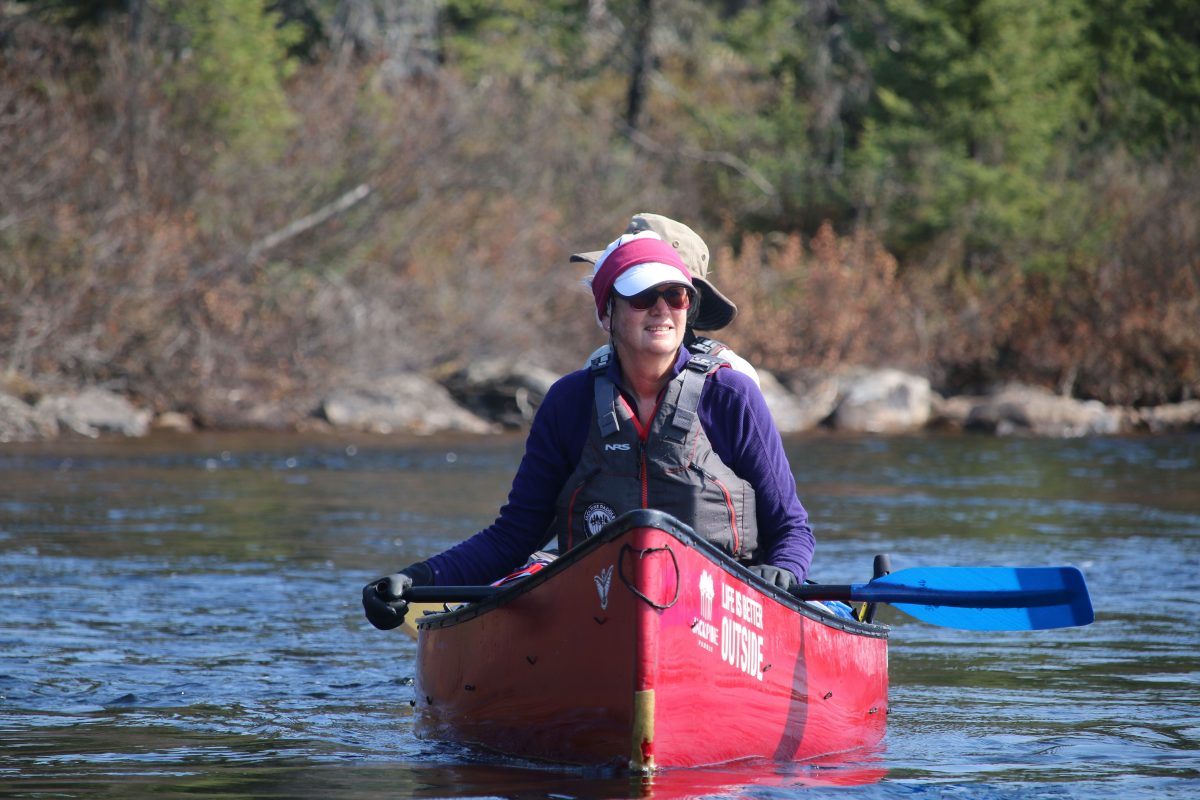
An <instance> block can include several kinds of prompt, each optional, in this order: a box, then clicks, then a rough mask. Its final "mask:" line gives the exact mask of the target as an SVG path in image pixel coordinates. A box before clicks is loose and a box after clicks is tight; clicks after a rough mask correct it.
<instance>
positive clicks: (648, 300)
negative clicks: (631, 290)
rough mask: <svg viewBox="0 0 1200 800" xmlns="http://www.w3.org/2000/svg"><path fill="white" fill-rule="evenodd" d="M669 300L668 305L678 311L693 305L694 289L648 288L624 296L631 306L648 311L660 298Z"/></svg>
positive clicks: (679, 287) (682, 287)
mask: <svg viewBox="0 0 1200 800" xmlns="http://www.w3.org/2000/svg"><path fill="white" fill-rule="evenodd" d="M660 297H661V298H662V299H663V300H666V301H667V305H668V306H670V307H671V308H673V309H675V310H676V311H683V310H684V309H687V308H691V307H692V290H691V289H688V288H687V287H685V286H668V287H667V288H666V289H647V290H646V291H644V292H638V293H637V294H635V295H634V296H633V297H624V295H622V299H624V300H625V302H626V303H629V305H630V307H631V308H636V309H637V310H638V311H646V310H647V309H651V308H654V306H655V305H657V304H658V298H660Z"/></svg>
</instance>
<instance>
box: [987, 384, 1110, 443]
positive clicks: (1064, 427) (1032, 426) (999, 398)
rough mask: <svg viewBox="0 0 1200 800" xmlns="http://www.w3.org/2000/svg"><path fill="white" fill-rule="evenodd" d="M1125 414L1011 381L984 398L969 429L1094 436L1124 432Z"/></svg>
mask: <svg viewBox="0 0 1200 800" xmlns="http://www.w3.org/2000/svg"><path fill="white" fill-rule="evenodd" d="M1123 419H1124V415H1123V414H1122V412H1121V411H1120V409H1116V408H1110V407H1108V406H1106V405H1104V404H1103V403H1101V402H1099V401H1096V400H1075V399H1072V398H1070V397H1062V396H1060V395H1056V394H1053V393H1052V392H1049V391H1047V390H1045V389H1039V388H1037V387H1033V386H1025V385H1022V384H1008V385H1006V386H1003V387H1000V388H998V389H996V390H995V391H993V392H992V393H991V394H989V395H988V396H987V397H984V398H980V400H979V402H978V403H977V404H976V405H974V407H972V409H971V411H970V413H969V414H968V415H967V419H966V423H965V427H966V428H967V429H968V430H982V431H987V432H989V433H995V434H997V435H1000V436H1006V435H1012V434H1032V435H1036V436H1057V437H1074V436H1091V435H1097V434H1114V433H1120V432H1121V430H1122V428H1123V424H1122V422H1123Z"/></svg>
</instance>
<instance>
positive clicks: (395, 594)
mask: <svg viewBox="0 0 1200 800" xmlns="http://www.w3.org/2000/svg"><path fill="white" fill-rule="evenodd" d="M431 583H433V570H432V569H430V568H429V565H428V564H426V563H425V562H424V561H418V562H417V563H416V564H410V565H409V566H407V567H405V568H404V569H402V570H400V571H399V572H397V573H396V574H395V575H388V576H387V577H386V578H379V579H378V580H374V581H371V582H370V583H368V584H367V585H366V586H364V587H363V611H364V612H365V613H366V615H367V619H368V620H369V621H370V623H371V624H372V625H374V626H375V627H376V628H378V629H379V630H381V631H390V630H391V629H392V628H398V627H400V625H401V624H403V622H404V615H405V614H407V613H408V601H406V600H405V599H404V593H405V592H406V591H408V590H409V589H410V588H412V587H413V586H428V585H429V584H431Z"/></svg>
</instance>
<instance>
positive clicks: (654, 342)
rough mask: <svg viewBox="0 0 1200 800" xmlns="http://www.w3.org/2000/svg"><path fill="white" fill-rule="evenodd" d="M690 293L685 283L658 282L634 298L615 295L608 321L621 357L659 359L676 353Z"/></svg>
mask: <svg viewBox="0 0 1200 800" xmlns="http://www.w3.org/2000/svg"><path fill="white" fill-rule="evenodd" d="M690 292H691V290H690V288H689V287H687V286H685V285H684V284H660V285H658V286H655V287H653V288H652V289H648V290H646V291H645V292H642V293H641V294H640V295H638V296H636V297H634V298H625V297H621V296H620V295H614V297H615V298H616V301H615V302H614V303H613V313H612V316H611V317H609V319H608V323H609V325H610V330H611V332H612V337H613V342H614V344H616V347H617V354H618V355H619V356H620V358H621V360H622V361H625V362H629V361H631V360H636V359H639V358H652V359H655V360H658V359H660V358H662V357H664V356H674V355H675V354H676V353H678V352H679V346H680V345H681V344H683V334H684V331H685V330H686V329H687V315H688V308H689V306H690V305H691V303H692V302H693V301H694V297H693V295H692V294H691V293H690ZM647 305H648V307H644V308H638V307H637V306H647ZM676 305H679V306H680V307H679V308H676V307H675V306H676Z"/></svg>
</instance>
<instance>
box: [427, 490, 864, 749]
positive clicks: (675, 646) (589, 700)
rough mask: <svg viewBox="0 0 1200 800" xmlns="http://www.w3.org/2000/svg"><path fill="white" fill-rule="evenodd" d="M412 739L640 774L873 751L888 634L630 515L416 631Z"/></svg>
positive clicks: (648, 518)
mask: <svg viewBox="0 0 1200 800" xmlns="http://www.w3.org/2000/svg"><path fill="white" fill-rule="evenodd" d="M418 630H419V635H418V653H417V678H416V706H415V710H416V732H417V735H418V736H421V737H423V738H427V739H439V740H447V741H456V742H463V743H468V744H474V745H479V746H483V747H486V748H489V749H492V750H496V751H499V752H502V753H508V754H511V755H516V756H521V757H525V758H534V759H542V760H549V761H555V762H560V763H568V764H582V765H617V766H622V767H625V766H627V767H629V768H630V769H633V770H636V771H649V770H653V769H656V768H665V767H695V766H702V765H710V764H720V763H724V762H728V761H734V760H737V759H745V758H768V759H774V760H780V761H791V760H799V759H808V758H813V757H816V756H820V755H826V754H830V753H840V752H845V751H849V750H853V749H856V748H861V747H866V746H869V745H872V744H874V743H876V742H878V741H879V740H880V739H881V738H882V737H883V733H884V728H885V724H886V720H887V688H888V679H887V630H888V629H887V628H886V627H884V626H881V625H872V624H863V623H859V622H857V621H855V620H851V619H847V618H844V617H841V616H837V615H835V614H833V613H831V612H829V611H828V610H826V609H825V607H824V606H822V605H821V604H818V603H809V602H803V601H800V600H797V599H795V598H793V597H791V596H790V595H787V594H785V593H782V592H779V591H777V590H775V589H774V588H773V587H771V586H768V585H767V584H766V583H764V582H763V581H761V580H759V579H758V577H757V576H754V575H752V574H751V573H750V572H749V571H747V570H745V569H744V568H742V567H740V566H739V565H737V564H735V563H733V562H732V561H730V560H729V559H727V558H726V557H724V556H723V555H722V554H720V553H719V552H718V551H717V550H716V549H715V548H713V547H712V546H711V545H709V544H707V543H706V542H703V541H701V540H700V539H698V538H697V537H696V535H695V534H694V533H692V531H691V530H690V529H689V528H688V527H687V526H685V525H683V524H681V523H679V522H678V521H677V520H675V519H674V518H673V517H670V516H668V515H666V514H662V513H660V512H656V511H635V512H631V513H630V514H627V515H625V516H624V517H622V518H620V519H618V520H617V521H616V522H614V523H613V524H612V525H610V526H609V527H608V528H606V529H605V530H604V531H603V532H601V533H600V534H599V535H597V536H594V537H592V538H591V539H588V540H587V541H586V542H585V543H584V544H582V545H580V546H579V547H577V548H574V549H573V550H571V551H569V552H567V553H566V554H564V555H563V556H562V557H561V558H559V559H558V560H557V561H555V562H554V563H553V564H551V565H550V566H549V567H547V568H546V569H544V570H542V571H541V572H539V573H537V574H536V575H534V576H533V577H530V578H527V579H525V580H522V581H518V582H516V583H513V584H511V585H510V586H509V587H506V588H505V589H504V590H503V591H501V592H500V593H498V594H496V595H494V596H493V597H490V598H488V599H486V600H483V601H481V602H478V603H473V604H471V605H468V606H465V607H462V608H460V609H457V610H454V611H450V612H448V613H441V614H433V615H429V616H426V617H424V618H423V619H421V620H420V621H419V622H418Z"/></svg>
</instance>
